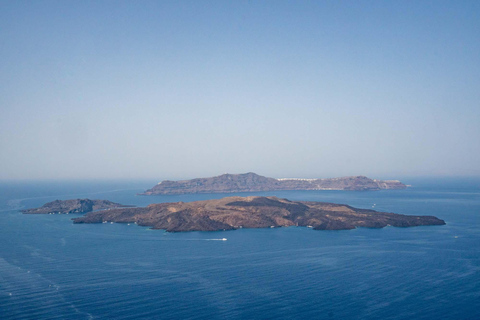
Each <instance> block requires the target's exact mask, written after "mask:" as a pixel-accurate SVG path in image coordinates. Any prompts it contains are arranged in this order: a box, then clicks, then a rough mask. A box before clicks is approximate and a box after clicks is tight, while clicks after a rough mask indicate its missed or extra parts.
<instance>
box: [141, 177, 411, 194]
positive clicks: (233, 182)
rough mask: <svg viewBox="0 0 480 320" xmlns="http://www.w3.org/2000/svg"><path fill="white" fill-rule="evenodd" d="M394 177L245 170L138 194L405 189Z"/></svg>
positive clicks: (168, 183)
mask: <svg viewBox="0 0 480 320" xmlns="http://www.w3.org/2000/svg"><path fill="white" fill-rule="evenodd" d="M406 187H407V186H406V185H404V184H403V183H401V182H400V181H398V180H376V179H370V178H367V177H365V176H353V177H343V178H331V179H275V178H268V177H263V176H260V175H258V174H256V173H253V172H249V173H243V174H222V175H220V176H216V177H211V178H197V179H192V180H182V181H170V180H165V181H162V182H160V183H159V184H157V185H156V186H154V187H153V188H151V189H148V190H147V191H145V192H144V193H142V195H156V194H185V193H232V192H257V191H276V190H355V191H366V190H382V189H405V188H406Z"/></svg>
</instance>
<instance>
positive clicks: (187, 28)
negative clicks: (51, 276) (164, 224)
mask: <svg viewBox="0 0 480 320" xmlns="http://www.w3.org/2000/svg"><path fill="white" fill-rule="evenodd" d="M0 112H1V114H0V168H1V170H0V179H16V178H21V179H24V178H33V179H37V178H132V179H133V178H153V179H157V178H158V179H159V180H160V179H164V178H173V179H175V178H193V177H200V176H212V175H217V174H222V173H225V172H229V173H243V172H248V171H253V172H256V173H259V174H262V175H267V176H272V177H335V176H346V175H360V174H363V175H368V176H371V177H383V178H396V177H399V176H413V175H480V165H479V162H480V161H479V159H480V142H479V140H480V1H418V0H415V1H403V0H402V1H223V0H222V1H197V0H195V1H83V0H82V1H63V0H62V1H18V0H15V1H4V0H1V1H0Z"/></svg>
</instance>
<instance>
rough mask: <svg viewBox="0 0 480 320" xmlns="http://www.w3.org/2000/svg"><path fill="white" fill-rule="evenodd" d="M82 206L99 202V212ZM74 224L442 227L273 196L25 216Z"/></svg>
mask: <svg viewBox="0 0 480 320" xmlns="http://www.w3.org/2000/svg"><path fill="white" fill-rule="evenodd" d="M84 203H99V204H101V206H102V207H104V208H103V209H99V211H94V210H95V209H96V208H98V207H95V206H84V205H82V204H84ZM82 212H86V214H85V215H84V216H82V217H78V218H74V219H72V220H73V222H74V223H114V222H118V223H127V224H130V223H131V224H137V225H140V226H148V227H151V228H152V229H163V230H166V231H168V232H184V231H220V230H235V229H241V228H277V227H290V226H299V227H311V228H313V229H315V230H348V229H354V228H357V227H366V228H383V227H386V226H395V227H413V226H427V225H444V224H445V221H443V220H441V219H438V218H436V217H434V216H410V215H403V214H395V213H389V212H378V211H374V210H370V209H358V208H354V207H351V206H349V205H345V204H335V203H327V202H314V201H290V200H287V199H280V198H277V197H257V196H249V197H238V196H236V197H226V198H222V199H216V200H203V201H194V202H174V203H156V204H151V205H148V206H147V207H129V206H123V205H120V204H118V203H113V202H109V201H105V200H89V199H76V200H64V201H61V200H56V201H53V202H49V203H46V204H45V205H43V206H42V207H40V208H34V209H26V210H23V213H28V214H48V213H49V214H52V213H54V214H68V213H82Z"/></svg>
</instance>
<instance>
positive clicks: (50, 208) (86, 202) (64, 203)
mask: <svg viewBox="0 0 480 320" xmlns="http://www.w3.org/2000/svg"><path fill="white" fill-rule="evenodd" d="M123 207H128V206H124V205H122V204H119V203H115V202H112V201H108V200H90V199H72V200H55V201H52V202H49V203H46V204H44V205H43V206H41V207H40V208H33V209H25V210H22V212H23V213H28V214H66V213H87V212H92V211H97V210H105V209H111V208H123Z"/></svg>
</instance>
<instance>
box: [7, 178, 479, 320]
mask: <svg viewBox="0 0 480 320" xmlns="http://www.w3.org/2000/svg"><path fill="white" fill-rule="evenodd" d="M404 182H405V183H407V184H411V185H412V187H411V188H409V189H407V190H389V191H372V192H349V191H282V192H262V193H242V194H241V195H251V194H256V195H275V196H278V197H282V198H288V199H291V200H312V201H328V202H336V203H346V204H349V205H352V206H355V207H359V208H372V206H375V210H379V211H389V212H395V213H403V214H414V215H435V216H437V217H439V218H441V219H444V220H445V221H446V222H447V225H445V226H429V227H413V228H395V227H387V228H384V229H366V228H359V229H355V230H348V231H315V230H312V229H308V228H301V227H290V228H278V229H241V230H235V231H224V232H189V233H166V232H164V231H161V230H150V229H148V228H145V227H139V226H136V225H126V224H94V225H74V224H72V222H71V220H70V219H71V218H72V217H74V216H75V215H23V214H21V213H20V212H19V210H20V209H23V208H31V207H37V206H41V205H43V204H44V203H46V202H48V201H52V200H55V199H73V198H91V199H108V200H112V201H116V202H120V203H123V204H133V205H138V206H145V205H148V204H150V203H157V202H175V201H195V200H203V199H211V198H221V197H224V196H226V195H225V194H202V195H182V196H150V197H147V196H136V195H135V194H136V193H138V192H142V191H144V190H145V189H147V188H149V187H151V186H152V185H153V184H155V181H137V182H125V181H124V182H99V181H96V182H95V181H92V182H85V181H77V182H3V183H0V319H36V320H38V319H480V179H453V178H451V179H445V178H428V179H405V180H404ZM230 195H232V194H228V196H230ZM221 238H227V239H228V241H217V240H215V239H221Z"/></svg>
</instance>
